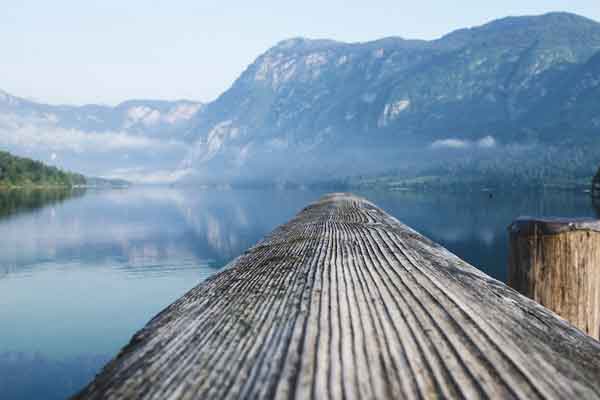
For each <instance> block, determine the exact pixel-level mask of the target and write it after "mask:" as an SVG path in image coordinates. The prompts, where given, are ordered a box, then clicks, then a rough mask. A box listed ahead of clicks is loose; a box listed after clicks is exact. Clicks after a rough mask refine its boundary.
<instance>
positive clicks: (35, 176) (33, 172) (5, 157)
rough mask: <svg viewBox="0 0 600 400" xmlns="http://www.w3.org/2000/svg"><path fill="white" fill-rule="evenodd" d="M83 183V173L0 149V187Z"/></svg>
mask: <svg viewBox="0 0 600 400" xmlns="http://www.w3.org/2000/svg"><path fill="white" fill-rule="evenodd" d="M85 183H86V180H85V177H84V176H83V175H80V174H73V173H70V172H65V171H62V170H60V169H58V168H56V167H50V166H48V165H45V164H44V163H42V162H40V161H34V160H31V159H29V158H22V157H15V156H13V155H11V154H10V153H7V152H5V151H0V187H49V186H53V187H59V186H60V187H71V186H75V185H84V184H85Z"/></svg>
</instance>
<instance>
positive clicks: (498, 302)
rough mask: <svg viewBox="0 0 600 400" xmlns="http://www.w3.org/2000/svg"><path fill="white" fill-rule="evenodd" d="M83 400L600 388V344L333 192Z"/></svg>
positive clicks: (169, 315) (510, 394) (177, 307)
mask: <svg viewBox="0 0 600 400" xmlns="http://www.w3.org/2000/svg"><path fill="white" fill-rule="evenodd" d="M76 398H79V399H161V400H162V399H221V398H231V399H237V398H248V399H250V398H252V399H254V398H257V399H271V398H278V399H402V398H409V399H413V398H414V399H419V398H423V399H431V398H469V399H475V398H494V399H504V398H518V399H536V398H548V399H554V398H564V399H600V342H597V341H595V340H594V339H592V338H590V337H589V336H586V335H584V334H583V333H581V332H580V331H579V330H577V329H576V328H574V327H573V326H572V325H570V324H569V323H567V322H566V321H565V320H562V319H560V318H559V317H558V316H557V315H555V314H554V313H552V312H550V311H548V310H547V309H545V308H543V307H542V306H540V305H538V304H537V303H535V302H533V301H532V300H530V299H528V298H526V297H524V296H522V295H520V294H518V293H517V292H516V291H514V290H512V289H510V288H509V287H507V286H506V285H504V284H503V283H501V282H498V281H496V280H494V279H492V278H490V277H488V276H487V275H485V274H484V273H482V272H480V271H479V270H477V269H476V268H474V267H472V266H471V265H469V264H467V263H466V262H465V261H463V260H461V259H460V258H458V257H457V256H455V255H454V254H452V253H450V252H449V251H448V250H446V249H444V248H443V247H441V246H440V245H438V244H436V243H434V242H432V241H430V240H429V239H427V238H425V237H423V236H421V235H419V234H418V233H416V232H415V231H413V230H412V229H410V228H409V227H407V226H405V225H403V224H401V223H400V222H398V221H397V220H396V219H394V218H392V217H391V216H389V215H388V214H386V213H385V212H383V211H382V210H381V209H379V208H377V207H376V206H375V205H373V204H372V203H370V202H368V201H366V200H364V199H361V198H358V197H355V196H353V195H349V194H333V195H329V196H326V197H324V198H323V199H321V200H320V201H318V202H316V203H314V204H311V205H310V206H308V207H307V208H305V209H304V210H302V212H300V213H299V214H298V215H297V216H296V217H295V218H294V219H292V220H291V221H290V222H288V223H287V224H285V225H283V226H281V227H279V228H278V229H276V230H275V231H274V232H273V233H271V234H270V235H269V236H268V237H267V238H266V239H264V240H263V241H261V242H260V243H258V244H257V245H256V246H254V247H253V248H251V249H249V250H248V251H247V252H246V253H244V254H243V255H241V256H240V257H239V258H237V259H236V260H234V261H233V262H232V263H231V264H230V265H229V266H228V267H227V268H226V269H225V270H223V271H222V272H220V273H218V274H216V275H215V276H214V277H212V278H211V279H208V280H207V281H205V282H203V283H201V284H200V285H198V286H197V287H196V288H194V289H192V290H191V291H190V292H188V293H187V294H186V295H185V296H183V297H182V298H181V299H180V300H178V301H176V302H175V303H173V304H172V305H171V306H169V307H168V308H166V309H165V310H164V311H162V312H161V313H160V314H158V315H157V316H156V317H155V318H154V319H152V320H151V321H150V322H149V323H148V325H147V326H146V327H145V328H144V329H142V330H141V331H139V332H138V333H137V334H136V335H135V336H134V337H133V338H132V340H131V342H130V343H129V345H127V346H126V347H125V348H124V349H123V350H122V351H121V352H120V353H119V355H118V356H117V357H116V358H115V359H114V360H113V361H111V362H110V363H109V364H108V365H107V366H106V367H105V368H104V370H103V371H102V372H101V373H100V374H99V376H98V377H97V378H96V379H95V380H94V381H93V382H92V383H90V384H89V385H88V386H87V387H86V388H85V389H84V390H83V391H82V392H81V393H79V394H78V395H77V396H76Z"/></svg>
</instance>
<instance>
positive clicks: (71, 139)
mask: <svg viewBox="0 0 600 400" xmlns="http://www.w3.org/2000/svg"><path fill="white" fill-rule="evenodd" d="M202 108H203V104H202V103H198V102H192V101H187V100H180V101H158V100H132V101H126V102H124V103H121V104H119V105H117V106H116V107H108V106H102V105H85V106H79V107H78V106H55V105H48V104H41V103H37V102H34V101H31V100H27V99H23V98H19V97H16V96H13V95H10V94H8V93H6V92H3V91H0V148H1V149H4V150H9V151H12V152H14V153H15V154H20V155H23V156H27V157H31V158H34V159H38V160H42V161H44V162H47V163H50V164H53V165H57V166H60V167H62V168H66V169H71V170H77V171H81V172H83V173H85V174H86V175H92V176H105V177H113V178H124V177H128V178H132V179H134V180H142V181H143V180H144V179H147V180H149V181H153V180H155V179H157V180H159V181H160V180H161V179H167V180H168V179H169V178H170V174H171V171H172V170H173V169H174V168H176V167H177V166H178V164H179V162H180V161H181V158H182V156H181V155H182V153H184V152H185V150H186V143H185V137H186V135H187V134H188V132H187V130H188V127H189V124H190V122H191V120H192V117H193V116H195V115H196V114H198V113H201V112H202Z"/></svg>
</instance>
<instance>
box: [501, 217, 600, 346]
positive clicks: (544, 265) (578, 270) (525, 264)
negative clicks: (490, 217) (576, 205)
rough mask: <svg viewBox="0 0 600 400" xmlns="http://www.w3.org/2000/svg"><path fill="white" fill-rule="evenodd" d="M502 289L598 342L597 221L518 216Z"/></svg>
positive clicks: (599, 237) (599, 267) (599, 239)
mask: <svg viewBox="0 0 600 400" xmlns="http://www.w3.org/2000/svg"><path fill="white" fill-rule="evenodd" d="M509 232H510V253H509V263H508V265H509V267H508V285H509V286H511V287H512V288H514V289H516V290H517V291H519V292H520V293H522V294H524V295H526V296H528V297H530V298H532V299H533V300H535V301H537V302H538V303H540V304H542V305H543V306H545V307H547V308H549V309H551V310H552V311H554V312H556V313H557V314H558V315H560V316H561V317H563V318H564V319H566V320H568V321H569V322H571V323H572V324H573V325H575V326H576V327H578V328H579V329H581V330H582V331H584V332H585V333H587V334H588V335H590V336H592V337H594V338H595V339H600V221H598V220H592V219H558V218H544V219H535V218H519V219H517V220H516V221H515V222H513V223H512V224H511V226H510V227H509Z"/></svg>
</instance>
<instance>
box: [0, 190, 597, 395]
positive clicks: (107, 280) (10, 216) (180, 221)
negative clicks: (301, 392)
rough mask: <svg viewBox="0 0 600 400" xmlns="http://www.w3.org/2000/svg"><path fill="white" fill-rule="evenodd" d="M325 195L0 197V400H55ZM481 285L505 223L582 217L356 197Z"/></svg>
mask: <svg viewBox="0 0 600 400" xmlns="http://www.w3.org/2000/svg"><path fill="white" fill-rule="evenodd" d="M324 193H325V191H313V190H192V189H175V188H166V187H133V188H130V189H124V190H102V191H95V190H88V191H74V192H64V191H51V192H44V191H28V192H22V191H8V192H7V191H4V192H0V239H1V240H0V397H1V398H3V399H4V398H7V399H39V398H44V399H62V398H65V397H67V396H69V395H71V394H74V393H75V392H76V391H77V390H78V389H80V388H81V387H82V386H83V385H85V383H86V382H88V381H89V380H90V379H91V378H93V376H94V374H95V373H97V372H98V371H99V369H100V368H101V367H102V365H103V364H104V363H105V362H106V361H107V360H109V359H110V358H112V357H113V356H114V355H115V354H116V352H117V351H118V350H119V349H120V348H121V347H122V346H123V345H125V344H126V343H127V342H128V341H129V338H130V337H131V335H132V334H133V333H134V332H136V331H137V330H138V329H140V328H141V327H142V326H143V325H144V324H145V323H146V322H147V321H148V320H149V319H150V318H151V317H152V316H154V315H155V314H156V313H157V312H159V311H160V310H161V309H162V308H164V307H165V306H167V305H168V304H170V303H171V302H172V301H174V300H175V299H177V298H178V297H180V296H181V295H183V294H184V293H185V292H186V291H187V290H189V289H191V288H192V287H193V286H195V285H196V284H198V283H199V282H201V281H202V280H204V279H206V278H207V277H208V276H210V275H212V274H214V273H216V272H217V271H219V269H221V268H222V267H223V266H224V265H225V264H227V263H228V262H229V261H231V260H232V259H233V258H235V257H236V256H237V255H239V254H240V253H242V252H243V251H244V250H246V249H247V248H248V247H250V246H252V245H253V244H254V243H256V242H257V241H258V240H259V239H261V238H262V237H263V236H264V235H265V234H267V233H269V232H270V231H271V230H272V229H273V228H275V227H276V226H277V225H279V224H282V223H284V222H286V221H287V220H288V219H290V218H291V217H292V216H294V215H295V214H296V213H297V212H298V211H299V210H301V209H302V208H303V207H304V206H306V205H307V204H308V203H309V202H311V201H314V200H316V199H318V198H319V197H320V196H321V195H323V194H324ZM358 194H360V195H362V196H365V197H367V198H368V199H370V200H372V201H373V202H374V203H376V204H377V205H379V206H380V207H382V208H383V209H385V210H386V211H387V212H389V213H390V214H392V215H393V216H395V217H396V218H398V219H399V220H401V221H402V222H404V223H406V224H407V225H409V226H411V227H412V228H414V229H416V230H417V231H419V232H421V233H422V234H424V235H426V236H428V237H430V238H431V239H433V240H434V241H436V242H439V243H441V244H442V245H444V246H445V247H447V248H448V249H450V250H451V251H453V252H454V253H456V254H457V255H459V256H460V257H462V258H464V259H465V260H467V261H469V262H470V263H472V264H473V265H475V266H476V267H478V268H479V269H481V270H482V271H484V272H486V273H487V274H489V275H491V276H492V277H494V278H497V279H499V280H502V281H504V280H505V278H506V260H507V231H506V227H507V226H508V225H509V223H510V222H511V221H512V220H513V219H514V218H515V217H517V216H519V215H531V216H564V217H583V216H587V217H589V216H593V217H595V216H596V212H595V210H594V208H593V207H592V204H591V200H590V198H589V195H587V194H584V193H572V192H546V193H542V192H536V193H523V192H519V193H509V194H506V193H494V194H493V196H491V195H490V194H489V193H486V192H474V193H463V194H449V193H434V192H386V191H369V192H358Z"/></svg>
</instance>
